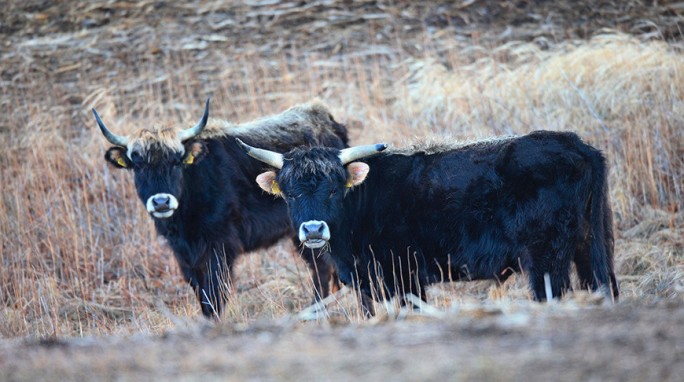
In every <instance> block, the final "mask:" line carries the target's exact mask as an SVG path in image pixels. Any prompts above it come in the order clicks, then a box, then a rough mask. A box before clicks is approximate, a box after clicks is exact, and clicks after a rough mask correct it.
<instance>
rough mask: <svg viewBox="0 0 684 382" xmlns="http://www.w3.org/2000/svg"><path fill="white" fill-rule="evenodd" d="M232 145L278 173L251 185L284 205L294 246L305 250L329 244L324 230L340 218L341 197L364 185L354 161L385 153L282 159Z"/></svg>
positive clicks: (329, 152)
mask: <svg viewBox="0 0 684 382" xmlns="http://www.w3.org/2000/svg"><path fill="white" fill-rule="evenodd" d="M237 141H238V143H239V144H240V145H241V146H242V148H243V149H244V150H245V151H246V152H247V154H248V155H250V156H251V157H253V158H256V159H258V160H260V161H262V162H264V163H266V164H269V165H271V166H273V167H275V168H276V169H278V170H280V171H278V173H276V172H274V171H267V172H264V173H262V174H261V175H259V176H258V177H257V178H256V181H257V183H258V184H259V187H261V188H262V189H263V190H264V191H266V192H268V193H271V194H273V195H277V196H280V197H282V198H283V199H285V201H286V203H287V205H288V209H289V212H290V219H291V220H292V224H293V225H294V226H295V227H298V229H299V230H298V233H299V240H300V241H301V242H302V243H303V244H304V245H305V246H307V247H309V248H320V247H322V246H324V245H325V244H326V243H327V242H328V240H330V227H331V226H333V227H334V226H335V225H336V224H339V222H340V220H341V218H342V212H343V211H342V201H343V199H344V197H345V195H346V194H347V191H348V190H349V189H350V188H352V187H355V186H357V185H359V184H361V183H362V182H363V181H364V180H365V179H366V175H367V174H368V171H369V170H370V168H369V167H368V165H367V164H366V163H363V162H354V161H355V160H357V159H361V158H364V157H367V156H370V155H373V154H376V153H378V152H380V151H382V150H384V149H386V148H387V145H385V144H376V145H367V146H356V147H350V148H347V149H343V150H337V149H333V148H327V147H311V148H297V149H293V150H291V151H289V152H288V153H286V154H284V155H283V154H278V153H275V152H272V151H268V150H263V149H258V148H255V147H251V146H249V145H246V144H245V143H243V142H242V141H240V140H239V139H238V140H237Z"/></svg>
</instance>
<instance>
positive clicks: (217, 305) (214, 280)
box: [197, 251, 232, 318]
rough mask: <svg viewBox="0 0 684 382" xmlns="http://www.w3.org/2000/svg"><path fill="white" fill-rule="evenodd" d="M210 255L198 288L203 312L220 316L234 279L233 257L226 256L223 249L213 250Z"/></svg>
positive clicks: (207, 315) (205, 314) (206, 314)
mask: <svg viewBox="0 0 684 382" xmlns="http://www.w3.org/2000/svg"><path fill="white" fill-rule="evenodd" d="M212 252H213V253H212V254H211V255H209V256H208V258H207V263H206V266H205V269H203V271H202V272H201V274H202V278H201V280H202V282H201V285H200V289H199V290H198V293H197V295H198V298H199V301H200V305H201V307H202V314H203V315H204V316H205V317H207V318H209V317H214V318H220V317H221V312H222V311H223V305H224V304H225V300H226V296H227V295H228V293H229V292H230V286H229V285H230V280H232V261H227V259H229V258H231V257H224V256H223V252H222V251H212Z"/></svg>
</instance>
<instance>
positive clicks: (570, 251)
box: [243, 131, 618, 308]
mask: <svg viewBox="0 0 684 382" xmlns="http://www.w3.org/2000/svg"><path fill="white" fill-rule="evenodd" d="M243 147H244V148H245V150H246V151H247V153H248V154H249V155H251V156H253V157H255V158H257V159H259V160H261V161H264V162H266V163H269V164H270V165H272V166H274V167H276V168H279V169H280V171H279V172H278V173H277V174H276V173H275V172H272V171H270V172H266V173H264V174H261V175H259V177H258V178H257V182H258V183H259V185H260V186H261V188H262V189H264V190H266V191H268V192H271V193H274V194H278V195H281V196H282V197H283V198H284V199H285V200H286V201H287V204H288V206H289V211H290V218H291V219H292V222H293V224H294V226H295V227H299V237H300V240H301V241H302V242H303V243H304V244H305V245H307V246H310V247H321V246H323V245H326V244H329V246H330V253H331V257H332V259H333V261H334V263H335V265H336V266H337V270H338V273H339V277H340V279H341V280H342V281H343V282H344V283H346V284H354V285H356V286H358V288H359V289H360V291H361V292H362V294H363V295H365V296H366V303H365V305H366V307H367V308H370V307H369V306H368V297H367V296H368V295H369V294H370V293H371V292H375V294H376V295H377V294H380V295H383V294H384V295H385V296H387V295H389V296H391V295H395V294H402V293H407V292H411V293H415V294H418V295H420V296H421V297H422V298H425V288H424V286H425V285H426V284H429V283H432V282H439V281H444V280H457V279H466V280H475V279H496V280H500V281H503V280H505V279H506V278H507V277H508V276H509V275H510V274H512V272H514V271H520V270H524V271H525V272H526V273H527V275H528V276H529V279H530V284H531V287H532V291H533V293H534V297H535V298H536V299H537V300H544V299H545V298H546V297H547V296H546V291H545V282H544V275H545V274H548V275H549V278H550V285H551V293H552V294H553V296H554V297H559V296H561V294H562V293H563V292H564V291H566V290H567V289H568V288H570V275H569V270H570V267H571V262H573V261H574V263H575V265H576V268H577V273H578V275H579V280H580V283H581V285H580V287H581V288H587V289H592V290H597V289H601V290H603V291H604V292H605V293H606V294H609V295H612V297H613V298H617V297H618V285H617V281H616V279H615V275H614V272H613V231H612V217H611V209H610V205H609V202H608V184H607V182H606V172H607V170H606V164H605V160H604V158H603V156H602V155H601V153H600V152H599V151H598V150H596V149H594V148H593V147H591V146H589V145H587V144H585V143H583V142H582V141H581V140H580V138H579V137H577V135H575V134H572V133H559V132H550V131H537V132H533V133H531V134H529V135H525V136H521V137H512V138H502V139H495V140H488V141H482V142H476V143H472V144H467V145H462V146H441V147H437V146H432V147H428V146H426V147H422V148H421V147H415V148H413V149H410V150H392V151H389V150H388V151H386V152H382V153H379V152H380V151H382V150H384V149H385V147H386V146H385V145H371V146H359V147H354V148H348V149H344V150H341V151H340V150H338V149H334V148H322V147H319V148H306V149H304V148H296V149H294V150H291V151H289V152H288V153H286V154H284V155H281V154H277V153H274V152H272V151H266V150H260V149H255V148H253V147H250V146H247V145H244V144H243ZM371 155H374V156H371ZM364 157H366V159H364V160H363V161H357V162H353V161H354V160H357V159H360V158H364Z"/></svg>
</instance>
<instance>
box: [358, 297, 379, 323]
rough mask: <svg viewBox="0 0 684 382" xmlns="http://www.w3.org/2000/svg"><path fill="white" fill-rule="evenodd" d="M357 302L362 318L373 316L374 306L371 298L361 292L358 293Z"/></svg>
mask: <svg viewBox="0 0 684 382" xmlns="http://www.w3.org/2000/svg"><path fill="white" fill-rule="evenodd" d="M358 296H359V300H360V301H361V314H362V315H363V317H364V318H371V317H373V316H375V304H374V301H373V298H372V297H371V296H369V295H367V294H366V293H364V292H362V291H358Z"/></svg>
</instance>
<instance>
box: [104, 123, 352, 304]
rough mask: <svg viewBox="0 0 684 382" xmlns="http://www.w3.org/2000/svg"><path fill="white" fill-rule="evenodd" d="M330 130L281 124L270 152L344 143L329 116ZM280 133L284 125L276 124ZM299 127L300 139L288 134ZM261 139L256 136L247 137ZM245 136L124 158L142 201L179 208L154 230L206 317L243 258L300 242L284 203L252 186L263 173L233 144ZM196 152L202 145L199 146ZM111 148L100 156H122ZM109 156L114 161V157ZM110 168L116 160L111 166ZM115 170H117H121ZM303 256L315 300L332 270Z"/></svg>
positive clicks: (157, 149) (154, 147)
mask: <svg viewBox="0 0 684 382" xmlns="http://www.w3.org/2000/svg"><path fill="white" fill-rule="evenodd" d="M330 123H332V124H333V126H331V128H328V129H326V130H325V132H324V133H321V132H320V131H319V130H320V129H317V128H315V127H313V126H304V125H302V126H282V128H281V129H276V130H278V131H280V133H279V134H280V136H279V139H278V141H277V142H275V143H274V144H272V145H267V146H270V149H272V150H287V149H290V148H292V147H294V146H299V145H303V146H315V145H321V144H323V145H327V146H330V147H337V148H344V147H346V146H347V130H346V128H345V127H344V126H343V125H341V124H338V123H337V122H335V121H334V120H333V119H332V117H331V118H330ZM277 127H278V128H280V127H281V126H277ZM293 130H296V131H297V132H298V133H301V135H303V136H304V138H303V139H302V138H295V137H291V140H288V139H289V138H290V137H289V136H288V133H287V132H288V131H293ZM252 133H255V135H257V136H258V133H259V132H252ZM250 134H251V133H250V132H245V133H244V134H235V135H225V136H217V137H213V138H209V139H200V140H191V141H188V142H185V143H184V145H185V152H186V154H185V156H183V155H182V154H180V153H177V152H174V151H172V150H169V148H168V147H164V146H162V145H157V144H153V145H151V146H150V147H149V148H148V150H147V151H146V152H145V157H144V158H142V157H137V156H136V155H139V154H137V153H134V154H135V155H134V156H133V158H131V159H130V160H129V159H128V158H127V157H126V156H125V150H123V149H121V148H118V150H119V151H121V150H123V152H124V154H123V155H124V158H125V160H126V163H127V164H128V166H126V167H127V168H129V169H133V171H134V177H135V185H136V190H137V192H138V195H139V197H140V199H141V200H142V201H143V203H145V201H146V200H147V199H148V198H149V197H150V196H152V195H154V194H157V193H168V194H172V195H174V196H175V197H176V198H177V199H178V203H179V206H178V209H177V210H176V211H175V212H174V213H173V215H172V216H171V217H169V218H166V219H155V220H154V222H155V227H156V229H157V232H158V233H159V234H161V235H162V236H164V237H165V238H166V239H167V241H168V243H169V245H170V246H171V248H172V249H173V252H174V254H175V257H176V259H177V260H178V263H179V265H180V268H181V269H182V272H183V275H184V278H185V280H186V281H188V282H189V283H190V284H191V285H192V287H193V289H194V290H195V291H196V293H197V297H198V299H199V301H200V304H201V307H202V313H203V314H204V315H205V316H207V317H209V316H212V315H214V312H216V313H217V314H220V313H221V311H222V307H223V304H224V296H225V292H227V291H228V288H227V286H228V285H229V284H228V280H227V279H226V278H228V277H230V275H231V269H232V265H233V263H234V261H235V259H236V258H237V256H239V255H240V254H242V253H244V252H248V251H254V250H256V249H259V248H264V247H268V246H270V245H272V244H274V243H275V242H276V241H278V240H279V239H281V238H282V237H286V236H288V237H291V238H292V239H293V241H294V242H295V243H296V244H299V241H298V239H297V238H296V235H295V234H294V231H293V230H292V228H291V227H290V225H289V219H288V215H287V208H286V205H285V203H283V201H282V200H280V199H278V198H274V197H273V196H272V195H268V194H265V193H263V192H261V190H260V189H259V187H258V186H257V185H256V184H255V183H254V179H255V178H256V176H257V175H258V174H259V173H261V172H262V171H263V169H264V167H263V165H262V164H260V163H257V162H255V161H253V160H251V159H250V158H248V157H246V156H245V155H244V152H242V149H241V148H239V147H238V145H237V143H236V142H235V137H239V138H240V139H242V140H243V141H245V142H249V143H250V144H255V145H259V144H261V145H263V144H264V142H263V141H255V138H254V137H253V136H251V135H250ZM197 143H200V144H202V146H201V150H200V151H199V156H198V157H196V158H195V159H194V162H193V163H192V164H186V163H184V161H185V159H187V155H188V154H187V153H190V152H191V145H193V144H195V145H196V144H197ZM196 148H198V149H199V148H200V147H199V146H196ZM112 150H114V149H110V151H111V153H110V151H108V153H107V154H106V155H105V157H106V159H107V160H109V161H110V162H112V161H113V160H114V159H115V158H116V157H118V156H117V155H118V154H121V152H115V151H112ZM113 155H114V156H113ZM113 163H114V164H115V165H117V164H116V163H115V161H114V162H113ZM119 167H120V166H119ZM302 255H303V257H304V259H305V260H306V261H307V262H308V263H309V265H310V268H311V269H312V271H314V286H315V288H316V291H315V292H316V297H317V298H319V297H325V296H327V295H328V294H329V283H330V279H331V277H332V276H334V275H332V268H331V266H330V265H329V264H328V263H326V262H325V261H324V260H322V258H321V257H320V256H319V253H315V252H312V251H308V250H307V251H304V252H303V253H302Z"/></svg>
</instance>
